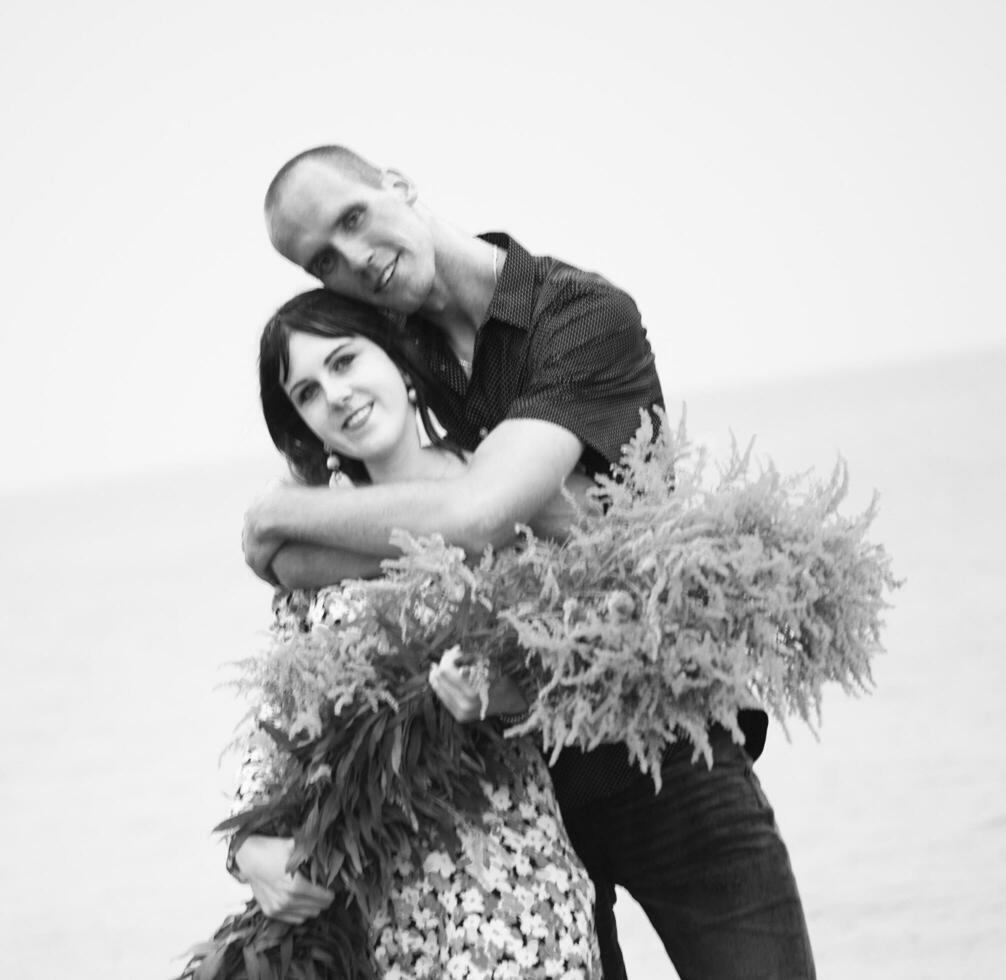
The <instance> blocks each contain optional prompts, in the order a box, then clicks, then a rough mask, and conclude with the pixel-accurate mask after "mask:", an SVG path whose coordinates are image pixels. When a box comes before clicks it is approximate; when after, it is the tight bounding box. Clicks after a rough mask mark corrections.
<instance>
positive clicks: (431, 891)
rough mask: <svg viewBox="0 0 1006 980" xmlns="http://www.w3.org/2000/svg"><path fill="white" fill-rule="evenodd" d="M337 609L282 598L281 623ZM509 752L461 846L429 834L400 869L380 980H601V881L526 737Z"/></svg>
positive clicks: (294, 596) (326, 593) (385, 920)
mask: <svg viewBox="0 0 1006 980" xmlns="http://www.w3.org/2000/svg"><path fill="white" fill-rule="evenodd" d="M338 609H339V597H338V591H337V590H333V589H322V590H320V591H319V592H318V593H308V592H294V593H287V594H284V595H283V596H282V597H278V601H277V603H276V612H277V619H278V621H279V622H280V624H281V628H282V627H285V628H293V629H297V628H300V629H303V628H305V626H306V627H308V628H310V626H311V625H313V624H315V623H325V622H329V623H330V622H331V620H332V618H333V616H335V617H337V616H338ZM333 610H334V612H333ZM509 752H510V756H511V758H510V759H509V760H508V761H510V763H511V765H510V767H509V775H508V778H505V779H500V780H499V781H498V782H496V783H494V784H489V783H483V789H484V790H485V791H486V798H487V800H488V801H489V803H488V807H487V809H486V810H485V811H484V812H483V813H482V814H481V815H480V819H478V820H477V819H475V818H467V819H465V820H463V821H462V822H461V824H460V825H459V826H458V828H457V830H458V837H459V839H460V841H461V851H460V853H453V854H452V853H449V852H448V850H447V849H445V847H443V846H439V847H438V846H436V845H434V844H432V843H430V844H428V845H427V846H420V847H417V848H415V849H414V851H413V856H412V857H410V858H409V859H408V860H404V861H402V862H401V863H400V864H399V866H398V867H396V869H395V877H394V882H393V885H392V890H391V901H390V904H389V911H388V912H386V913H384V914H382V915H381V916H380V917H378V918H377V920H376V921H375V923H374V929H373V940H374V953H375V958H376V961H377V963H378V965H379V967H380V969H381V971H382V973H381V976H382V977H383V978H384V980H406V978H409V980H411V978H433V980H439V978H444V980H447V978H451V980H504V978H506V980H510V978H513V980H536V978H546V977H548V978H560V980H600V978H601V965H600V956H599V953H598V947H597V939H596V936H595V933H594V911H593V904H594V888H593V885H592V883H591V881H590V878H589V877H588V876H587V872H586V870H585V869H584V867H583V865H582V864H581V863H580V860H579V858H578V857H577V856H576V854H575V852H574V851H573V847H572V845H571V844H570V842H569V838H568V837H567V835H566V831H565V829H564V827H563V825H562V820H561V817H560V815H559V808H558V805H557V803H556V800H555V793H554V791H553V789H552V782H551V777H550V776H549V773H548V769H547V768H546V766H545V763H544V760H543V759H542V757H541V755H540V753H539V752H538V750H537V748H536V747H535V746H534V745H533V744H532V743H531V742H530V740H527V739H515V740H513V741H512V743H510V748H509ZM416 855H418V856H416Z"/></svg>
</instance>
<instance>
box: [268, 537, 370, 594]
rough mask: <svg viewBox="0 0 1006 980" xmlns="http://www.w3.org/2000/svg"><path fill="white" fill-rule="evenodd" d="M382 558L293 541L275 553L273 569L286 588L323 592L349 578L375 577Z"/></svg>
mask: <svg viewBox="0 0 1006 980" xmlns="http://www.w3.org/2000/svg"><path fill="white" fill-rule="evenodd" d="M380 561H381V560H380V559H379V558H375V557H374V556H372V555H361V554H358V553H356V552H353V551H345V550H343V549H340V548H326V547H324V546H322V545H313V544H300V543H298V542H290V543H289V544H285V545H283V547H282V548H280V549H279V551H278V552H276V557H275V558H274V559H273V562H272V570H273V574H274V575H275V577H276V579H277V581H278V582H279V584H280V585H282V586H283V587H284V588H287V589H320V588H323V587H324V586H326V585H336V584H337V583H339V582H341V581H342V580H343V579H347V578H373V577H374V576H375V575H378V574H379V573H380V571H381V566H380Z"/></svg>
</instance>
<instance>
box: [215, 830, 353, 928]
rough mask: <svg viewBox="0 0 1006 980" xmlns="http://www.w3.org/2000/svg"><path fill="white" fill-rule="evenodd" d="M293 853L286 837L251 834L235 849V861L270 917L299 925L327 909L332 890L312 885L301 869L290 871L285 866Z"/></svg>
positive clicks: (290, 841) (331, 897)
mask: <svg viewBox="0 0 1006 980" xmlns="http://www.w3.org/2000/svg"><path fill="white" fill-rule="evenodd" d="M292 853H293V840H292V839H290V838H288V837H261V836H256V835H253V836H251V837H249V838H248V839H247V840H246V841H245V842H244V843H243V844H242V845H241V846H240V847H239V848H238V850H237V851H236V852H235V854H234V862H235V863H236V864H237V866H238V870H239V871H240V872H241V877H242V879H243V880H244V881H245V882H246V883H247V884H249V885H251V890H252V894H253V895H254V896H255V898H256V900H257V901H258V903H259V905H260V906H261V907H262V911H263V912H265V914H266V915H267V916H268V917H269V918H270V919H278V920H279V921H280V922H289V923H291V924H292V925H298V924H299V923H301V922H304V921H305V920H306V919H312V918H314V917H315V916H316V915H318V914H319V913H320V912H323V911H324V910H325V909H327V908H328V907H329V905H331V904H332V901H333V900H334V899H335V893H334V892H331V891H329V890H328V889H327V888H322V887H321V886H320V885H313V884H311V882H310V881H308V880H307V878H305V877H304V876H303V875H302V874H300V872H297V873H296V874H290V873H289V872H288V871H287V870H286V865H287V862H288V861H289V860H290V855H291V854H292Z"/></svg>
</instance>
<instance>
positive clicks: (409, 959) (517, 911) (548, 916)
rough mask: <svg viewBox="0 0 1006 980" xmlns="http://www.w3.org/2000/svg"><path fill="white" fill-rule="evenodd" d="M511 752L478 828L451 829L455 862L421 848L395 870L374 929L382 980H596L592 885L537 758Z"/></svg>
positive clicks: (437, 850) (516, 748)
mask: <svg viewBox="0 0 1006 980" xmlns="http://www.w3.org/2000/svg"><path fill="white" fill-rule="evenodd" d="M511 751H512V754H513V757H514V758H513V775H512V778H511V779H510V780H509V782H508V784H507V785H489V784H485V785H484V789H485V790H486V792H487V797H488V799H489V801H490V806H489V808H488V809H487V810H486V812H485V813H484V814H483V815H482V820H481V823H480V824H476V823H475V822H474V821H468V822H465V823H463V824H462V825H461V826H460V827H459V828H458V834H459V837H460V839H461V845H462V846H461V853H460V854H450V853H448V851H447V850H445V849H444V848H443V846H442V845H441V846H440V847H437V846H431V847H429V848H428V849H427V848H420V849H418V850H419V852H420V853H421V854H422V855H424V856H423V857H422V858H421V859H420V858H416V859H415V861H414V862H403V863H402V864H401V865H400V866H399V867H398V869H396V875H395V882H394V886H393V888H392V894H391V908H390V910H389V912H387V913H386V914H385V915H383V916H382V917H381V918H379V919H378V920H377V922H376V923H375V953H376V958H377V962H378V965H379V966H380V967H381V969H382V971H383V972H382V976H383V977H384V978H385V980H405V978H413V977H415V978H436V980H440V978H451V980H510V978H513V980H522V978H530V980H533V978H539V977H555V978H560V980H600V977H601V967H600V958H599V955H598V951H597V943H596V938H595V936H594V928H593V926H594V910H593V904H594V888H593V885H592V884H591V881H590V879H589V878H588V877H587V872H586V871H585V870H584V868H583V866H582V865H581V864H580V861H579V859H578V858H577V857H576V854H575V853H574V851H573V848H572V845H571V844H570V843H569V839H568V838H567V836H566V832H565V830H564V829H563V826H562V822H561V819H560V817H559V812H558V807H557V806H556V802H555V795H554V793H553V790H552V783H551V779H550V777H549V774H548V770H547V769H546V768H545V764H544V761H543V760H542V758H541V756H540V755H539V754H538V752H537V750H536V749H535V748H534V747H533V746H532V745H530V744H529V743H527V742H524V741H523V740H521V741H516V742H514V744H513V747H512V750H511ZM420 861H421V863H420Z"/></svg>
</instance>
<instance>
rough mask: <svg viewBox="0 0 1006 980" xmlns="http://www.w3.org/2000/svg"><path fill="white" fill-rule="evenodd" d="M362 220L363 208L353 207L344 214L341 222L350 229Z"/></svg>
mask: <svg viewBox="0 0 1006 980" xmlns="http://www.w3.org/2000/svg"><path fill="white" fill-rule="evenodd" d="M362 220H363V209H362V208H353V209H352V210H351V211H349V212H348V213H347V214H346V217H345V218H343V219H342V223H343V224H344V225H345V226H346V228H348V229H349V230H350V231H352V230H353V229H354V228H355V227H356V226H357V225H358V224H359V223H360V222H361V221H362Z"/></svg>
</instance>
